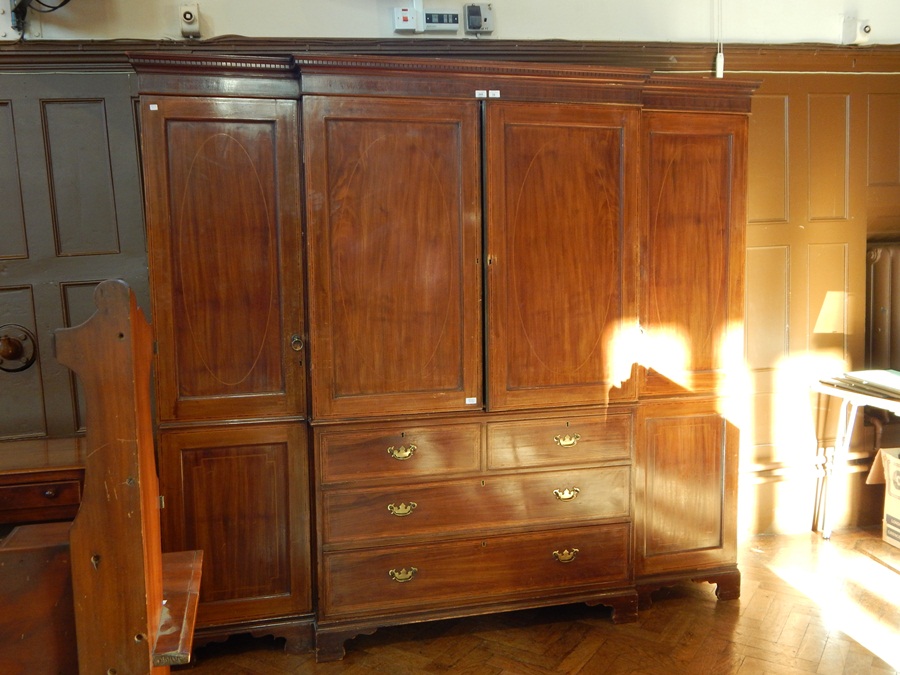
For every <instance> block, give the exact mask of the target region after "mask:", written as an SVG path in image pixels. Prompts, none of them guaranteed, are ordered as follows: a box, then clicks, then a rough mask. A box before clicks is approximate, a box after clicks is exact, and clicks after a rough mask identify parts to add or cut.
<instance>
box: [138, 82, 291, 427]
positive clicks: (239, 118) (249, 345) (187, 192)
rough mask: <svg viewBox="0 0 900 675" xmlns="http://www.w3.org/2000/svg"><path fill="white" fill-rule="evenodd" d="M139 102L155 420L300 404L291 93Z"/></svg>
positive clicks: (269, 412) (271, 412) (273, 410)
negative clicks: (284, 97) (155, 360)
mask: <svg viewBox="0 0 900 675" xmlns="http://www.w3.org/2000/svg"><path fill="white" fill-rule="evenodd" d="M141 104H142V106H143V115H142V122H143V144H144V165H145V173H146V180H147V194H148V200H147V205H148V208H147V220H148V226H149V238H150V252H151V258H152V259H151V279H152V289H153V298H154V305H153V310H154V311H153V315H154V323H155V325H156V332H157V336H158V343H159V368H158V379H159V399H158V406H159V411H160V419H161V420H163V421H166V420H177V419H209V418H217V419H228V418H235V417H251V416H275V415H284V414H302V413H303V410H304V390H305V387H304V385H303V379H304V376H303V363H302V354H299V353H297V352H295V351H294V348H296V347H298V346H300V345H301V344H302V342H301V341H302V339H303V327H302V325H301V320H302V306H301V302H302V297H303V289H302V273H301V267H300V216H299V180H298V176H299V166H298V150H297V142H298V140H297V124H298V120H297V104H296V102H292V101H250V100H223V99H207V98H198V99H185V98H166V97H144V98H143V99H142V103H141ZM294 336H296V337H294Z"/></svg>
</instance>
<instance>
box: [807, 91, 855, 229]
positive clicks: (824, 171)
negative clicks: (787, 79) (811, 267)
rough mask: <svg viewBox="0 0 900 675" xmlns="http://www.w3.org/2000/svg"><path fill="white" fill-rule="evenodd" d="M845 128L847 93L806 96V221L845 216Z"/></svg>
mask: <svg viewBox="0 0 900 675" xmlns="http://www.w3.org/2000/svg"><path fill="white" fill-rule="evenodd" d="M849 125H850V99H849V96H848V95H847V94H842V93H835V94H830V93H829V94H811V95H810V96H809V99H808V130H807V133H808V135H809V145H808V146H807V151H808V153H809V155H808V157H809V158H808V160H807V172H808V174H809V193H808V194H809V197H808V199H809V205H808V208H809V218H810V220H835V219H841V220H843V219H846V218H847V217H848V216H849V213H848V211H849V195H848V189H849V176H848V173H849V171H850V163H849V159H850V158H849V156H848V146H849V141H850V138H849V131H850V129H849Z"/></svg>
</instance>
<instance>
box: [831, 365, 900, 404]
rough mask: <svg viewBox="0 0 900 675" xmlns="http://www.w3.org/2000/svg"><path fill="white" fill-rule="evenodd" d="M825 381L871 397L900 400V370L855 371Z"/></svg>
mask: <svg viewBox="0 0 900 675" xmlns="http://www.w3.org/2000/svg"><path fill="white" fill-rule="evenodd" d="M823 381H824V382H827V383H828V384H833V385H835V386H836V387H840V388H841V389H849V390H851V391H858V392H859V393H861V394H868V395H869V396H878V397H880V398H890V399H898V400H900V371H898V370H854V371H851V372H849V373H844V374H843V375H838V376H837V377H833V378H831V379H830V380H823Z"/></svg>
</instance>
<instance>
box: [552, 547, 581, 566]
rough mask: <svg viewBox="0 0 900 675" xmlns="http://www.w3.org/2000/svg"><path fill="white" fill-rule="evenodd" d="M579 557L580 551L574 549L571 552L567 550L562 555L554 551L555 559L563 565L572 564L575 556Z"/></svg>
mask: <svg viewBox="0 0 900 675" xmlns="http://www.w3.org/2000/svg"><path fill="white" fill-rule="evenodd" d="M576 555H578V549H577V548H573V549H572V550H571V551H570V550H569V549H565V550H564V551H563V552H562V553H560V552H559V551H553V558H554V559H555V560H558V561H559V562H561V563H570V562H572V561H573V560H575V556H576Z"/></svg>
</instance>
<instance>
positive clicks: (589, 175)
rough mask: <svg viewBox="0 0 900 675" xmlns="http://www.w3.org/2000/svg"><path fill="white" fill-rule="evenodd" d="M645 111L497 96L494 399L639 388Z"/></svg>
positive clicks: (596, 397)
mask: <svg viewBox="0 0 900 675" xmlns="http://www.w3.org/2000/svg"><path fill="white" fill-rule="evenodd" d="M637 124H638V112H637V111H636V110H632V109H627V108H611V107H608V106H584V105H551V104H521V103H492V104H490V105H489V106H488V113H487V132H486V134H487V135H486V139H487V140H486V148H487V150H486V155H487V195H488V252H489V258H488V262H489V265H488V282H489V302H490V305H489V312H490V319H489V361H488V363H489V369H490V377H489V378H488V380H489V383H490V384H489V387H490V389H489V399H488V404H489V407H490V408H491V409H492V410H507V409H514V408H529V407H542V408H543V407H547V406H563V405H584V404H587V405H592V404H593V405H596V404H605V403H608V402H609V401H615V400H623V399H624V400H627V399H631V398H633V397H634V382H633V380H632V379H631V375H632V363H633V359H632V358H631V355H630V354H629V353H628V351H627V349H626V344H624V343H623V340H622V336H623V335H625V334H627V333H628V332H629V330H633V328H634V327H635V316H636V306H635V289H636V279H635V274H634V273H635V270H636V251H637V248H636V237H635V234H634V232H635V228H634V222H635V218H636V214H637V206H638V202H637V199H636V195H637V191H636V187H637V182H638V181H637V171H638V164H637V153H636V152H635V150H636V148H637V129H638V127H637Z"/></svg>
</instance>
